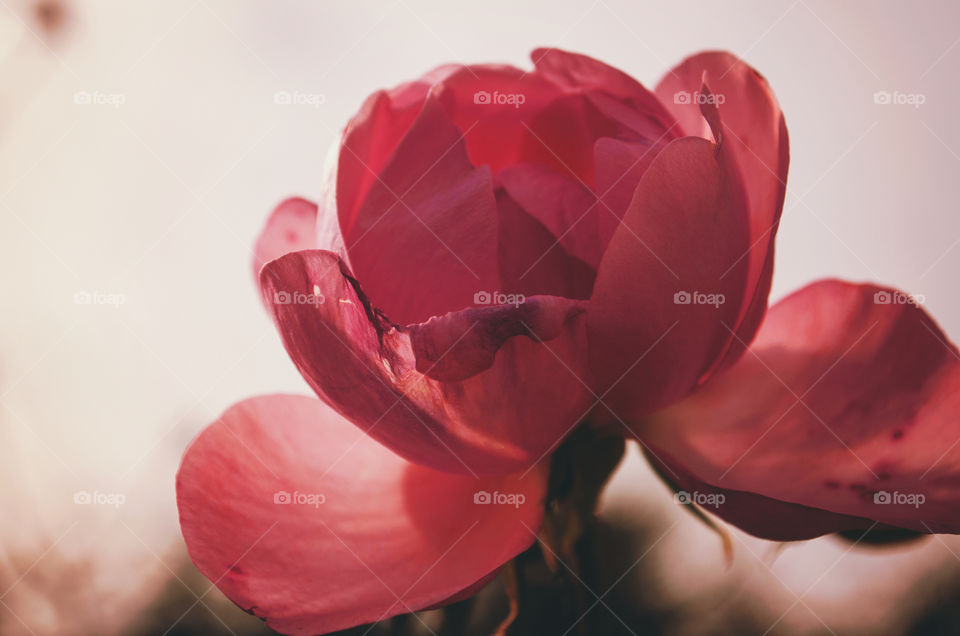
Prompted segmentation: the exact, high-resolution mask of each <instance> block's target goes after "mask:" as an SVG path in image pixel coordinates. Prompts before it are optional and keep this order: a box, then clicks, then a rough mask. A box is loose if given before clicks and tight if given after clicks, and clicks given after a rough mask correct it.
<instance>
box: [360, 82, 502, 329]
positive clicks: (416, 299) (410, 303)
mask: <svg viewBox="0 0 960 636" xmlns="http://www.w3.org/2000/svg"><path fill="white" fill-rule="evenodd" d="M344 238H345V241H346V244H347V252H348V254H349V256H350V262H351V265H352V266H353V268H354V271H355V272H356V274H357V276H358V278H360V279H361V280H362V281H363V283H364V287H365V289H366V290H367V293H368V294H369V295H370V297H371V298H372V299H373V301H374V302H375V303H376V305H377V306H378V307H379V308H381V309H383V310H384V311H385V312H386V314H387V315H388V316H389V317H390V319H391V320H394V321H396V322H398V323H401V324H406V323H412V322H420V321H422V320H426V319H427V318H429V317H430V316H435V315H438V314H443V313H446V312H448V311H453V310H456V309H461V308H463V307H466V306H467V305H468V304H469V303H470V299H471V298H472V297H473V294H475V293H476V292H478V291H484V290H486V291H492V290H496V289H498V288H499V284H498V277H497V261H496V253H497V205H496V201H495V200H494V195H493V183H492V181H491V177H490V170H489V169H487V168H474V167H473V165H472V164H471V163H470V160H469V158H468V157H467V152H466V148H465V145H464V141H463V136H462V134H461V132H460V131H459V130H458V129H457V127H456V126H455V125H454V124H453V123H452V122H451V121H450V120H449V119H448V118H447V116H446V115H445V113H444V112H443V108H442V107H441V106H440V105H439V104H438V103H437V102H435V101H432V100H428V101H427V102H426V104H425V105H424V107H423V110H422V111H421V112H420V115H419V117H418V118H417V120H416V121H415V122H414V123H413V125H412V126H411V128H410V130H409V131H408V133H407V135H406V136H405V137H404V139H403V141H402V142H401V143H400V145H399V146H398V147H397V149H396V151H395V152H394V154H393V157H392V159H391V160H390V162H389V163H388V164H387V165H386V167H385V168H384V169H383V171H382V172H381V173H380V174H379V176H378V178H377V181H376V182H375V183H373V184H372V185H371V187H370V192H369V194H368V195H367V197H366V198H365V200H364V201H363V203H362V204H361V205H360V207H359V211H358V213H357V217H356V219H355V221H354V223H353V226H352V227H351V229H350V231H349V232H346V231H345V234H344Z"/></svg>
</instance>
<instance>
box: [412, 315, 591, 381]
mask: <svg viewBox="0 0 960 636" xmlns="http://www.w3.org/2000/svg"><path fill="white" fill-rule="evenodd" d="M518 302H519V304H516V305H494V306H480V307H474V308H470V309H464V310H463V311H458V312H455V313H452V314H447V315H445V316H438V317H434V318H431V319H430V320H428V321H427V322H425V323H422V324H419V325H411V326H410V328H409V332H410V345H411V347H412V349H413V354H414V356H416V359H417V370H418V371H420V372H421V373H424V374H426V375H428V376H430V377H432V378H435V379H437V380H443V381H446V382H453V381H457V380H465V379H467V378H469V377H471V376H474V375H476V374H477V373H479V372H480V371H485V370H487V369H489V368H490V367H492V366H493V363H494V359H495V357H496V354H497V352H498V351H499V350H500V348H501V347H502V346H503V344H504V342H506V341H507V340H508V339H510V338H513V337H514V336H527V337H529V338H532V339H533V340H534V341H537V342H546V341H549V340H553V339H554V338H557V337H558V336H560V335H561V334H563V332H564V330H565V328H566V327H567V322H568V321H570V320H573V319H574V318H576V317H577V316H579V315H581V314H583V312H584V311H585V310H586V303H585V302H582V301H581V302H578V301H574V300H568V299H566V298H557V297H555V296H534V297H532V298H524V299H518Z"/></svg>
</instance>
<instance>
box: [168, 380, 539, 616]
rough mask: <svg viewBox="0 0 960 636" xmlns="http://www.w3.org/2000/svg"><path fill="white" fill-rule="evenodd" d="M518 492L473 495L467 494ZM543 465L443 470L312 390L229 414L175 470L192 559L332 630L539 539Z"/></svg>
mask: <svg viewBox="0 0 960 636" xmlns="http://www.w3.org/2000/svg"><path fill="white" fill-rule="evenodd" d="M484 491H485V492H488V493H494V492H496V493H498V494H500V493H502V494H507V495H519V496H522V497H523V503H519V497H515V505H504V504H496V503H491V504H489V505H478V504H476V503H475V501H474V496H475V493H478V492H484ZM544 491H545V476H544V471H532V472H531V473H530V474H529V475H526V476H524V477H519V476H517V475H507V476H504V477H488V478H483V479H477V478H473V477H465V476H457V475H448V474H443V473H437V472H435V471H432V470H430V469H427V468H422V467H419V466H416V465H413V464H411V463H409V462H407V461H405V460H403V459H401V458H400V457H398V456H396V455H394V454H393V453H391V452H390V451H389V450H387V449H385V448H384V447H382V446H380V445H379V444H377V443H376V442H374V441H373V440H372V439H370V438H369V437H367V436H365V435H364V434H363V433H362V432H361V431H359V430H357V429H356V428H355V427H354V426H352V425H351V424H350V423H349V422H347V421H346V420H344V419H342V418H341V417H339V416H338V415H337V414H336V413H334V412H333V411H331V410H330V409H329V408H327V407H326V406H324V405H323V404H321V403H320V402H319V401H317V400H316V399H313V398H307V397H300V396H286V395H273V396H261V397H256V398H252V399H249V400H246V401H244V402H241V403H239V404H237V405H235V406H233V407H231V408H230V409H229V410H228V411H227V412H226V413H224V414H223V415H222V416H221V417H220V418H219V419H218V420H217V421H216V422H214V423H213V424H211V425H210V426H209V427H208V428H207V429H206V430H205V431H204V432H203V433H201V434H200V436H199V437H197V439H196V440H194V442H193V443H192V444H191V445H190V447H189V449H188V450H187V453H186V455H185V456H184V458H183V463H182V464H181V466H180V471H179V473H178V475H177V503H178V507H179V511H180V525H181V528H182V530H183V535H184V538H185V540H186V543H187V549H188V551H189V553H190V557H191V559H193V562H194V563H195V564H196V565H197V567H198V568H199V569H200V571H201V572H202V573H203V574H204V575H205V576H206V577H207V578H209V579H210V580H211V581H213V582H214V583H215V584H216V585H217V587H219V588H220V590H221V591H223V592H224V593H225V594H226V595H227V596H228V597H229V598H230V599H231V600H233V602H235V603H237V604H238V605H239V606H240V607H242V608H243V609H245V610H247V611H250V612H251V613H253V614H255V615H256V616H259V617H260V618H263V619H265V620H266V622H267V626H268V627H270V628H272V629H274V630H277V631H279V632H281V633H284V634H317V633H327V632H331V631H335V630H339V629H344V628H347V627H352V626H355V625H361V624H365V623H372V622H375V621H377V620H381V619H384V618H386V617H388V616H393V615H396V614H401V613H408V612H411V611H413V610H418V609H423V608H426V607H429V606H432V605H436V604H438V603H439V602H441V601H444V600H445V599H448V598H450V597H453V596H455V595H456V594H458V593H459V592H460V591H461V590H463V589H465V588H469V587H470V586H472V585H473V584H475V583H476V582H477V581H479V580H482V579H484V578H486V577H488V576H489V574H490V573H491V572H492V571H495V570H496V569H497V568H499V567H500V566H501V565H502V564H503V563H505V562H506V561H508V560H509V559H511V558H512V557H514V556H515V555H516V554H518V553H520V552H521V551H523V550H524V549H525V548H526V547H527V546H529V545H530V544H531V542H532V541H533V540H534V534H533V533H535V532H537V530H538V528H539V524H540V520H541V516H542V504H543V497H544Z"/></svg>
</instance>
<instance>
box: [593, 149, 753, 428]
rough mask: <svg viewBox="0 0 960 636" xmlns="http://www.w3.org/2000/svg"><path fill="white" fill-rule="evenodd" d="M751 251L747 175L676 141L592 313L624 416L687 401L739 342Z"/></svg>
mask: <svg viewBox="0 0 960 636" xmlns="http://www.w3.org/2000/svg"><path fill="white" fill-rule="evenodd" d="M746 246H747V220H746V217H745V210H744V208H743V203H742V194H741V193H740V190H739V182H738V179H737V175H735V174H730V173H729V171H728V170H727V166H726V164H725V163H724V162H723V161H721V160H720V158H719V155H718V152H717V147H716V146H715V145H714V144H712V143H710V142H708V141H706V140H703V139H700V138H697V137H686V138H683V139H678V140H676V141H674V142H672V143H671V144H670V145H669V146H667V148H666V149H664V150H663V151H662V152H661V153H660V154H659V155H658V156H657V158H656V159H655V160H654V161H653V163H652V165H651V166H650V168H649V169H648V170H647V172H646V173H645V174H644V175H643V178H642V179H641V180H640V185H639V186H638V187H637V191H636V194H635V196H634V198H633V201H632V202H631V204H630V206H629V208H628V210H627V213H626V214H625V215H624V218H623V223H622V224H621V226H620V227H619V228H618V229H617V231H616V233H615V234H614V236H613V239H612V240H611V242H610V245H609V247H608V248H607V251H606V253H605V254H604V255H603V260H602V261H601V263H600V269H599V271H598V272H597V280H596V283H595V284H594V289H593V296H592V298H591V300H590V306H589V310H588V332H587V334H588V341H589V355H590V369H591V372H592V373H593V377H594V379H595V381H596V384H597V389H598V390H599V391H600V392H603V393H605V392H607V391H609V395H607V396H606V397H605V398H604V401H605V402H606V403H607V404H608V405H609V406H610V408H612V409H613V411H614V412H615V413H616V414H617V415H618V416H620V417H621V418H624V419H626V418H630V417H633V418H635V417H637V416H639V415H642V414H645V413H649V412H651V411H652V410H654V409H656V408H660V407H662V406H664V405H666V404H669V403H670V402H672V401H674V400H676V399H679V398H681V397H683V396H685V395H686V394H687V393H689V391H690V390H691V389H692V388H693V387H694V386H696V384H697V382H698V381H699V380H700V378H701V377H702V376H703V374H704V373H706V372H707V370H709V368H710V367H711V366H712V365H713V364H714V362H715V360H716V359H717V357H718V356H719V355H720V354H721V353H722V351H723V350H724V348H725V347H726V345H727V342H728V341H729V339H730V332H729V330H728V327H727V325H731V324H732V323H733V321H734V320H735V319H736V316H737V313H738V311H739V307H740V303H741V301H742V298H743V289H744V278H743V276H744V271H743V269H744V268H743V267H742V266H741V267H739V268H737V267H735V268H734V269H733V270H732V271H731V272H730V273H729V274H728V275H727V276H726V277H724V278H723V279H720V280H718V276H717V272H718V271H722V268H723V267H725V266H726V264H727V263H729V262H731V261H733V260H734V259H735V258H736V256H737V255H738V254H740V253H742V252H743V251H744V250H745V249H746Z"/></svg>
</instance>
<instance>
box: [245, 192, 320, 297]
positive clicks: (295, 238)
mask: <svg viewBox="0 0 960 636" xmlns="http://www.w3.org/2000/svg"><path fill="white" fill-rule="evenodd" d="M316 247H317V204H316V203H313V202H312V201H307V200H306V199H301V198H300V197H291V198H289V199H287V200H285V201H283V202H281V203H280V205H278V206H277V207H276V208H274V210H273V212H271V213H270V217H269V218H268V219H267V223H266V225H265V226H264V228H263V230H261V231H260V236H259V237H257V242H256V244H255V245H254V246H253V277H254V280H256V279H259V278H260V269H261V268H262V267H263V266H264V265H265V264H266V263H268V262H270V261H272V260H273V259H275V258H280V257H281V256H283V255H284V254H286V253H288V252H297V251H300V250H309V249H314V248H316Z"/></svg>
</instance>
